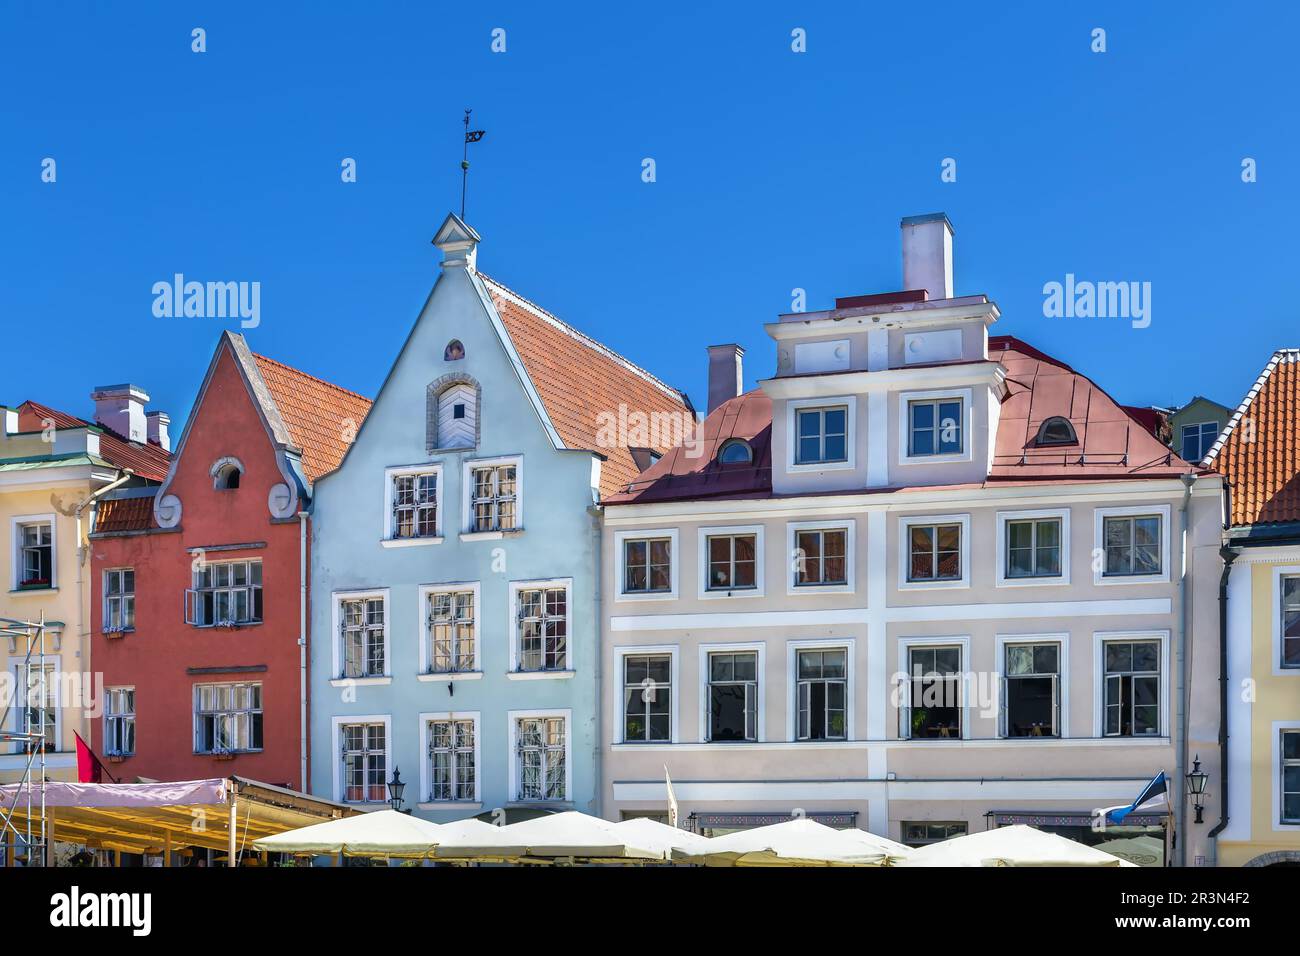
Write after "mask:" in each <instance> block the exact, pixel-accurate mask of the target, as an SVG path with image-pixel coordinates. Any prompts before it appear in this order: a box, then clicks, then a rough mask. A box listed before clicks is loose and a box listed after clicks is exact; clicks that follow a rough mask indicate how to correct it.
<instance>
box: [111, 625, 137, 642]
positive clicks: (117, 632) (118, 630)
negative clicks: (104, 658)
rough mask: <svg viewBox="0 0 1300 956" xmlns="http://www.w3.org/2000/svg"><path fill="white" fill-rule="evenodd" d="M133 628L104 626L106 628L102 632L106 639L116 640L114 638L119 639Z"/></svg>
mask: <svg viewBox="0 0 1300 956" xmlns="http://www.w3.org/2000/svg"><path fill="white" fill-rule="evenodd" d="M134 630H135V628H133V627H131V628H127V627H106V628H104V632H103V633H104V637H105V638H106V639H107V640H110V641H116V640H120V639H121V638H124V637H126V636H127V635H128V634H130V633H131V632H132V631H134Z"/></svg>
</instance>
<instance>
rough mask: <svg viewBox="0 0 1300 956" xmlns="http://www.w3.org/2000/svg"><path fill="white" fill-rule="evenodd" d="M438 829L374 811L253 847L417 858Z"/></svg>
mask: <svg viewBox="0 0 1300 956" xmlns="http://www.w3.org/2000/svg"><path fill="white" fill-rule="evenodd" d="M486 825H487V824H484V826H486ZM441 830H442V828H441V827H440V826H438V824H436V823H430V822H429V821H428V820H421V819H420V818H419V817H415V816H411V815H409V814H406V813H398V812H397V811H396V810H375V811H374V812H373V813H360V814H357V815H356V816H353V817H344V818H343V819H341V820H330V821H329V822H328V823H316V824H313V825H312V826H309V827H301V828H299V829H297V830H288V831H286V832H284V833H279V834H276V835H275V836H269V837H263V838H262V839H260V840H254V841H253V846H254V847H255V848H256V849H258V850H267V851H270V852H275V853H312V854H316V855H320V856H326V855H333V854H337V853H342V854H343V855H344V856H392V857H404V858H411V857H417V858H418V857H425V856H428V855H429V852H430V851H431V850H432V849H433V847H434V845H435V844H436V843H437V842H438V837H439V834H440V832H441Z"/></svg>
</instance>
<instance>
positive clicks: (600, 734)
mask: <svg viewBox="0 0 1300 956" xmlns="http://www.w3.org/2000/svg"><path fill="white" fill-rule="evenodd" d="M588 512H589V513H590V515H591V556H592V558H591V559H592V564H593V565H594V567H595V574H593V575H592V605H593V609H594V610H595V615H594V616H593V617H592V620H594V621H595V622H596V654H595V664H594V666H593V668H592V673H593V675H594V678H595V685H596V686H595V692H596V741H595V746H594V747H593V748H592V750H593V759H592V772H593V773H594V774H595V785H596V808H595V809H596V814H595V815H596V816H597V817H600V818H601V819H604V815H605V814H604V807H605V778H604V776H603V772H602V767H601V758H602V757H603V756H604V747H605V699H604V696H603V695H602V693H601V669H602V667H603V664H604V659H605V642H604V639H603V637H602V635H603V634H604V631H605V627H604V620H603V618H602V617H601V602H600V593H601V591H600V581H601V577H600V576H601V574H602V572H603V571H604V568H603V567H602V565H601V543H602V542H601V526H600V514H601V512H600V508H599V507H598V506H595V505H593V506H592V507H591V508H589V509H588Z"/></svg>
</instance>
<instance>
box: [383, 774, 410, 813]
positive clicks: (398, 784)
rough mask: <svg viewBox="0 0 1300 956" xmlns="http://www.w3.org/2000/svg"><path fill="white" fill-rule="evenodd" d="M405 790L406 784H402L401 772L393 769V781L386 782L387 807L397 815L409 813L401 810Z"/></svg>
mask: <svg viewBox="0 0 1300 956" xmlns="http://www.w3.org/2000/svg"><path fill="white" fill-rule="evenodd" d="M405 790H406V784H404V783H402V771H401V770H400V769H399V768H397V767H394V768H393V779H392V780H390V781H388V805H389V806H390V807H392V808H393V809H394V810H396V811H397V812H398V813H409V812H410V811H409V810H403V809H402V793H403V791H405Z"/></svg>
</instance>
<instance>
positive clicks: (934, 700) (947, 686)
mask: <svg viewBox="0 0 1300 956" xmlns="http://www.w3.org/2000/svg"><path fill="white" fill-rule="evenodd" d="M961 651H962V649H961V647H960V646H943V645H936V646H931V645H924V646H913V647H908V648H907V674H906V675H905V677H904V683H905V687H904V690H903V694H902V697H901V699H902V701H903V707H902V708H901V709H900V711H899V713H900V719H901V726H900V727H899V733H898V735H899V737H905V738H906V737H910V738H912V739H919V738H947V737H960V736H961V735H962V700H961Z"/></svg>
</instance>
